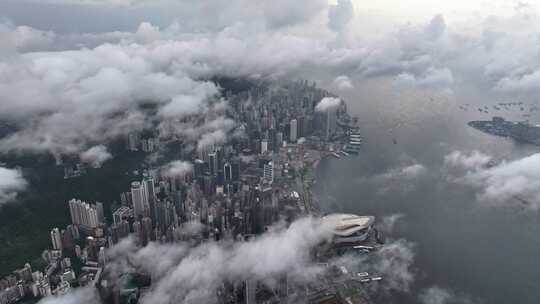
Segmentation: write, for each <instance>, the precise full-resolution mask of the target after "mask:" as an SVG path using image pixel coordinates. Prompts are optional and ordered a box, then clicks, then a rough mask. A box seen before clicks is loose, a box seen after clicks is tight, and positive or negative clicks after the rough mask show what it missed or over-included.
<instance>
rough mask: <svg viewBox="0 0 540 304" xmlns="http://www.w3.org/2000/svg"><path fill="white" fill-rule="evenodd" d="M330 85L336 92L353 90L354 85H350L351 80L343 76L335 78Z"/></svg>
mask: <svg viewBox="0 0 540 304" xmlns="http://www.w3.org/2000/svg"><path fill="white" fill-rule="evenodd" d="M332 84H333V85H334V87H336V88H337V89H338V90H350V89H353V88H354V85H353V84H352V81H351V79H350V78H349V77H348V76H345V75H341V76H338V77H336V78H335V79H334V81H333V83H332Z"/></svg>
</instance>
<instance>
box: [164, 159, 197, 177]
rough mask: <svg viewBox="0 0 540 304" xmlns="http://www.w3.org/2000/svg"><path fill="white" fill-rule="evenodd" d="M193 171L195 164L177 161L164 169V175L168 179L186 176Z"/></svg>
mask: <svg viewBox="0 0 540 304" xmlns="http://www.w3.org/2000/svg"><path fill="white" fill-rule="evenodd" d="M192 171H193V164H192V163H190V162H187V161H181V160H175V161H172V162H170V163H168V164H167V165H165V166H164V167H163V168H162V172H163V175H165V176H168V177H180V176H185V175H186V174H187V173H190V172H192Z"/></svg>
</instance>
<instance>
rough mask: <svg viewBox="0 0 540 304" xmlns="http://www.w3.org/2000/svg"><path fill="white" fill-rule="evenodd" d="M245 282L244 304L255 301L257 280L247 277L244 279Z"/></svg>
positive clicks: (251, 303)
mask: <svg viewBox="0 0 540 304" xmlns="http://www.w3.org/2000/svg"><path fill="white" fill-rule="evenodd" d="M245 284H246V295H245V300H246V304H255V303H257V282H256V281H255V280H251V279H248V280H246V281H245Z"/></svg>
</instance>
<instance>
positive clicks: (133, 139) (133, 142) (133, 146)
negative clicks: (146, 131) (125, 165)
mask: <svg viewBox="0 0 540 304" xmlns="http://www.w3.org/2000/svg"><path fill="white" fill-rule="evenodd" d="M139 142H140V137H139V134H138V133H129V134H128V139H127V146H128V150H130V151H139Z"/></svg>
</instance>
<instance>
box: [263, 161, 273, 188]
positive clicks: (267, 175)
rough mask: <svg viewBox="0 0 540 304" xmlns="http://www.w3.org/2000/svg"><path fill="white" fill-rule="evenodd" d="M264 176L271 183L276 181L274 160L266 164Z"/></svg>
mask: <svg viewBox="0 0 540 304" xmlns="http://www.w3.org/2000/svg"><path fill="white" fill-rule="evenodd" d="M263 177H264V179H265V180H266V181H267V182H269V183H273V182H274V165H273V164H272V162H268V163H266V164H264V167H263Z"/></svg>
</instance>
